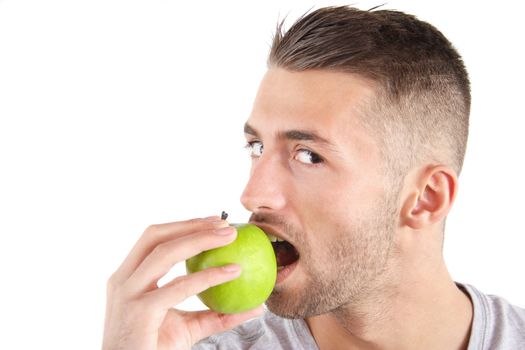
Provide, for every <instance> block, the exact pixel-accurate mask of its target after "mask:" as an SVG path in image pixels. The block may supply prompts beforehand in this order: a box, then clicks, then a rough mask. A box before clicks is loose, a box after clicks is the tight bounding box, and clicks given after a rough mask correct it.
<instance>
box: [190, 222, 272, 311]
mask: <svg viewBox="0 0 525 350" xmlns="http://www.w3.org/2000/svg"><path fill="white" fill-rule="evenodd" d="M231 226H234V227H235V228H236V229H237V238H236V239H235V241H233V242H232V243H230V244H228V245H227V246H224V247H219V248H215V249H211V250H207V251H204V252H202V253H200V254H199V255H196V256H194V257H192V258H190V259H188V260H186V270H187V272H188V273H193V272H197V271H201V270H204V269H206V268H209V267H215V266H224V265H228V264H238V265H240V266H241V267H242V273H241V275H240V276H239V277H238V278H236V279H234V280H232V281H229V282H226V283H223V284H220V285H217V286H214V287H211V288H208V289H207V290H205V291H204V292H202V293H200V294H198V297H199V299H200V300H201V301H202V302H203V303H204V304H205V305H206V306H208V307H209V308H210V309H212V310H214V311H217V312H221V313H225V314H232V313H238V312H243V311H246V310H250V309H253V308H255V307H257V306H259V305H260V304H262V303H263V302H264V301H266V299H268V297H269V296H270V294H271V292H272V290H273V287H274V285H275V280H276V277H277V262H276V258H275V253H274V250H273V247H272V244H271V242H270V240H269V239H268V236H267V235H266V234H265V233H264V231H263V230H261V229H260V228H259V227H257V226H255V225H252V224H232V225H231Z"/></svg>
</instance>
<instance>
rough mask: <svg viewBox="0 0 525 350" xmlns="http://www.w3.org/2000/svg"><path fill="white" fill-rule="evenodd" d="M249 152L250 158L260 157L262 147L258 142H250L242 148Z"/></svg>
mask: <svg viewBox="0 0 525 350" xmlns="http://www.w3.org/2000/svg"><path fill="white" fill-rule="evenodd" d="M244 148H246V149H247V150H248V151H249V152H250V156H251V157H260V156H261V155H262V152H263V149H264V146H263V144H262V142H260V141H250V142H248V143H247V144H246V146H244Z"/></svg>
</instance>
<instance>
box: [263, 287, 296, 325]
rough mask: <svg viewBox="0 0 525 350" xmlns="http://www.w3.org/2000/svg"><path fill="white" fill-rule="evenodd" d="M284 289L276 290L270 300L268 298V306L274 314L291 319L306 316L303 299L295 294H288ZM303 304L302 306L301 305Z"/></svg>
mask: <svg viewBox="0 0 525 350" xmlns="http://www.w3.org/2000/svg"><path fill="white" fill-rule="evenodd" d="M286 294H287V293H286V292H284V291H276V290H274V291H273V292H272V294H271V295H270V297H269V298H268V300H266V307H267V308H268V310H270V312H272V313H273V314H275V315H277V316H280V317H283V318H289V319H299V318H304V317H305V316H306V315H305V314H304V311H305V310H301V308H304V305H301V299H302V298H297V297H294V296H288V295H286ZM301 306H302V307H301Z"/></svg>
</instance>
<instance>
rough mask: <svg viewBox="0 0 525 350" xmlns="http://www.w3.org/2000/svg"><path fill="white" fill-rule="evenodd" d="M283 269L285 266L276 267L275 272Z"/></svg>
mask: <svg viewBox="0 0 525 350" xmlns="http://www.w3.org/2000/svg"><path fill="white" fill-rule="evenodd" d="M284 268H285V266H277V271H281V270H282V269H284Z"/></svg>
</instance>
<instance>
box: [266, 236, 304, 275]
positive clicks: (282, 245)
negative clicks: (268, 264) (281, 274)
mask: <svg viewBox="0 0 525 350" xmlns="http://www.w3.org/2000/svg"><path fill="white" fill-rule="evenodd" d="M267 235H268V238H269V239H270V241H271V242H272V246H273V250H274V252H275V258H276V260H277V271H280V270H282V269H284V268H285V267H286V266H288V265H292V264H293V263H295V262H296V261H297V260H299V252H298V251H297V249H295V247H294V246H293V245H292V244H291V243H290V242H288V241H285V240H284V239H282V238H279V237H275V236H273V235H271V234H267Z"/></svg>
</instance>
